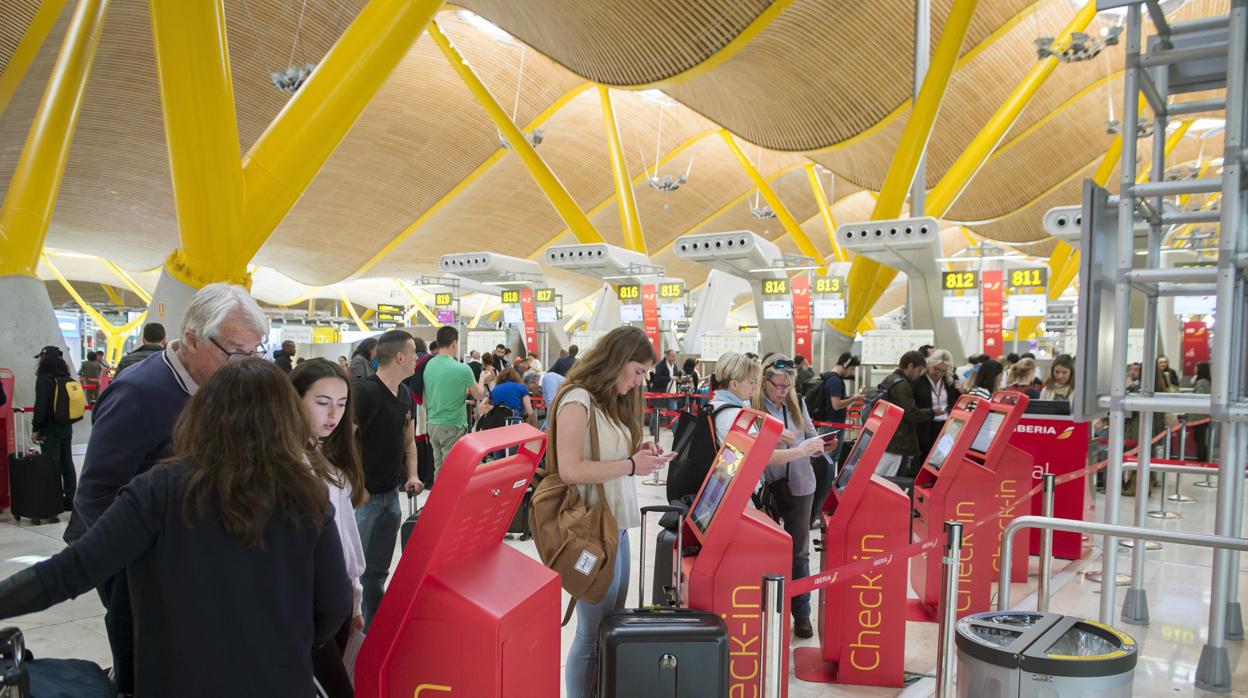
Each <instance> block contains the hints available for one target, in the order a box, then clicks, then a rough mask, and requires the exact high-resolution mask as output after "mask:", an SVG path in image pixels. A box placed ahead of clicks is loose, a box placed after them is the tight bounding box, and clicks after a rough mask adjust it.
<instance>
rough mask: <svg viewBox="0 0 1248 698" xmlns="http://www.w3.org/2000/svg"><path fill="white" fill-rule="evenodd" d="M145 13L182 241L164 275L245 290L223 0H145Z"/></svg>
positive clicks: (235, 122) (193, 285)
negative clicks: (223, 283) (240, 286)
mask: <svg viewBox="0 0 1248 698" xmlns="http://www.w3.org/2000/svg"><path fill="white" fill-rule="evenodd" d="M148 14H149V15H150V17H151V23H152V44H153V47H154V50H155V57H156V75H157V78H158V79H159V82H160V97H161V99H160V101H161V109H162V111H163V113H164V124H165V141H166V143H167V144H168V148H169V171H170V174H171V175H172V180H173V203H174V208H175V209H176V211H177V215H178V233H179V237H180V240H181V247H180V248H178V249H176V250H174V251H173V253H172V254H170V255H169V258H168V260H166V262H165V271H167V272H168V273H169V275H170V276H172V277H174V278H175V279H177V280H179V281H181V282H182V283H184V284H186V285H187V286H189V287H191V288H200V287H202V286H205V285H207V284H209V283H212V282H214V281H229V282H231V283H244V284H245V283H247V281H248V279H247V269H246V260H244V262H243V263H242V264H237V263H235V261H234V260H235V257H236V255H237V254H238V247H239V243H240V241H241V236H240V230H239V226H240V222H241V219H242V211H243V171H242V166H241V164H240V162H239V155H238V147H239V146H238V119H237V117H236V116H235V113H234V83H233V80H232V78H231V76H230V55H229V49H228V48H227V45H226V36H225V6H224V0H197V1H196V2H167V0H149V2H148Z"/></svg>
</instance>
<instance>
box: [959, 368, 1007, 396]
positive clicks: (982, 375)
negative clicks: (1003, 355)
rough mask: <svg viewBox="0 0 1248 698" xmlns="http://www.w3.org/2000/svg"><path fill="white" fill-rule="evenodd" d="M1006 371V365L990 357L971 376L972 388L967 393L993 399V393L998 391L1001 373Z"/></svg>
mask: <svg viewBox="0 0 1248 698" xmlns="http://www.w3.org/2000/svg"><path fill="white" fill-rule="evenodd" d="M1004 372H1005V367H1004V366H1002V365H1001V362H1000V361H997V360H995V359H989V360H987V361H985V362H983V363H982V364H980V365H979V370H977V371H975V375H973V376H971V389H970V390H968V391H966V394H967V395H975V396H976V397H982V398H983V399H985V400H991V399H992V394H993V393H995V392H997V387H998V385H999V384H1000V382H1001V374H1002V373H1004Z"/></svg>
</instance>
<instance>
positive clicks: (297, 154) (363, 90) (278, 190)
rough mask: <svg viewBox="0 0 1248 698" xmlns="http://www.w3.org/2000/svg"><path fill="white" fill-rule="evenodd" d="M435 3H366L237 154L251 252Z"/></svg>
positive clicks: (244, 257)
mask: <svg viewBox="0 0 1248 698" xmlns="http://www.w3.org/2000/svg"><path fill="white" fill-rule="evenodd" d="M441 6H442V0H371V1H370V2H369V3H368V4H366V5H365V6H364V8H363V9H362V10H360V13H359V14H358V15H356V17H355V20H354V21H353V22H351V26H349V27H347V30H346V31H344V32H343V33H342V36H340V37H338V41H336V42H334V45H333V46H332V47H331V48H330V49H329V53H327V54H325V57H324V58H322V59H321V62H320V63H319V64H318V65H317V67H316V70H315V71H314V72H313V73H312V75H311V76H310V77H309V78H308V81H307V82H306V83H304V85H303V87H301V88H300V89H299V92H297V93H296V94H295V96H294V97H292V98H291V100H290V101H289V102H287V103H286V107H285V108H284V109H282V112H281V113H280V114H278V116H277V119H275V120H274V121H273V123H272V124H270V125H269V128H268V129H267V130H265V132H264V133H263V134H261V136H260V138H259V139H258V140H257V141H256V143H255V145H253V146H252V148H251V150H250V151H249V152H248V153H247V155H246V156H245V157H244V158H243V180H244V186H245V192H246V194H245V197H244V201H245V208H244V215H243V240H242V244H241V246H240V248H239V250H238V251H237V256H236V263H237V264H240V265H243V264H247V263H248V262H250V261H251V259H252V257H255V255H256V252H258V251H259V250H260V247H261V246H262V245H264V242H265V241H266V240H268V238H269V235H271V234H272V233H273V230H274V229H275V228H277V224H278V223H280V222H281V220H282V218H283V217H285V215H286V212H287V211H289V210H290V208H291V206H294V205H295V201H297V200H298V199H299V197H300V196H301V195H302V194H303V192H304V190H305V189H307V187H308V184H310V183H311V182H312V178H313V177H315V176H316V173H317V172H318V171H320V169H321V166H322V165H324V164H325V161H326V160H328V159H329V156H330V154H332V153H333V152H334V149H335V148H337V147H338V144H339V143H341V142H342V139H343V138H344V137H345V136H346V135H347V132H348V131H350V130H351V126H353V125H354V124H355V122H356V119H358V118H359V116H360V114H361V113H362V112H363V111H364V107H366V106H368V103H369V101H370V100H372V98H373V95H374V94H376V93H377V90H378V89H379V88H380V87H381V85H382V84H383V83H384V82H385V81H386V79H387V78H389V77H390V73H391V72H393V71H394V68H395V67H396V66H397V65H398V64H399V61H401V60H403V57H404V56H406V55H407V53H408V51H410V50H411V48H412V45H413V44H415V43H416V40H417V39H419V38H420V35H421V34H422V33H423V32H424V31H425V27H426V26H427V25H428V24H429V21H430V20H431V19H432V18H433V15H434V14H435V13H437V11H438V9H439V8H440V7H441Z"/></svg>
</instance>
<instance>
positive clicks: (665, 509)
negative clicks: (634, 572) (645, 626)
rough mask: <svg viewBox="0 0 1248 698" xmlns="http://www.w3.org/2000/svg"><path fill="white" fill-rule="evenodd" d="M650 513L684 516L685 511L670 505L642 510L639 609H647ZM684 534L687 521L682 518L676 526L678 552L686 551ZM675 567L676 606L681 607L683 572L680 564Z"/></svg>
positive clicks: (659, 505) (638, 583)
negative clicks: (647, 541) (647, 559)
mask: <svg viewBox="0 0 1248 698" xmlns="http://www.w3.org/2000/svg"><path fill="white" fill-rule="evenodd" d="M650 513H661V514H669V513H676V514H684V513H685V510H684V508H683V507H674V506H671V505H669V504H653V505H651V506H646V507H642V508H641V546H640V548H641V549H640V550H639V551H638V555H637V557H638V558H640V560H641V570H640V572H641V579H640V580H639V581H638V582H637V608H645V607H646V514H650ZM684 534H685V521H684V519H683V518H682V519H681V520H680V522H679V523H677V524H676V550H678V551H682V550H684V549H685V546H684V545H683V543H684ZM677 562H678V563H679V560H677ZM673 567H674V568H675V572H676V593H675V598H676V605H677V606H679V605H680V574H681V571H682V570H681V565H680V564H675V565H673Z"/></svg>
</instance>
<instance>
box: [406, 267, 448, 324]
mask: <svg viewBox="0 0 1248 698" xmlns="http://www.w3.org/2000/svg"><path fill="white" fill-rule="evenodd" d="M394 283H396V284H398V285H399V288H401V289H403V292H404V293H406V294H407V298H408V300H410V301H411V302H412V312H411V314H410V315H409V317H411V318H413V319H414V318H415V317H416V314H417V313H419V314H420V315H421V316H423V317H424V318H425V319H426V320H428V321H429V324H430V325H433V326H434V327H441V326H442V323H440V322H438V316H436V315H434V314H433V311H431V310H429V306H427V305H425V304H424V303H422V302H420V299H419V298H417V297H416V292H415V291H413V290H412V289H411V287H410V286H408V285H407V282H406V281H403V280H402V279H395V280H394Z"/></svg>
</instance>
